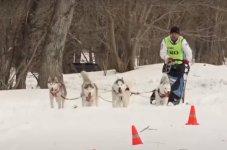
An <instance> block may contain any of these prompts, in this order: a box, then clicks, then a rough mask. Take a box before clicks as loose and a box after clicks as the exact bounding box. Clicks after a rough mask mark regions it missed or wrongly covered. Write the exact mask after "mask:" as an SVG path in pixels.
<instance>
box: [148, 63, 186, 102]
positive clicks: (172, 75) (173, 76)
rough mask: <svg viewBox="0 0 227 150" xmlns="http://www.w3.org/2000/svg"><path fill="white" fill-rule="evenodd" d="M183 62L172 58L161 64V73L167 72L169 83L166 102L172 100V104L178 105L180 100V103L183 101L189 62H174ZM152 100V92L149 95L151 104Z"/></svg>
mask: <svg viewBox="0 0 227 150" xmlns="http://www.w3.org/2000/svg"><path fill="white" fill-rule="evenodd" d="M177 61H178V62H179V61H181V62H183V60H177V59H176V60H174V61H173V62H172V61H169V62H168V63H167V64H164V66H163V70H162V72H163V73H167V74H168V76H169V80H170V85H171V93H170V97H169V101H168V102H172V103H173V104H174V105H178V104H179V103H180V101H181V100H182V103H184V102H185V89H186V84H187V77H188V73H189V71H190V66H189V64H184V63H182V64H180V65H179V64H178V65H176V63H175V62H177ZM153 100H155V94H154V93H153V94H152V95H151V97H150V103H151V104H152V102H153Z"/></svg>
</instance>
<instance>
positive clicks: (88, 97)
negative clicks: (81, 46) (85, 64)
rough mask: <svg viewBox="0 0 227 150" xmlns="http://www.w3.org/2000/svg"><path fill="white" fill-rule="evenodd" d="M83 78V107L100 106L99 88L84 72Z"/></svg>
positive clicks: (82, 73)
mask: <svg viewBox="0 0 227 150" xmlns="http://www.w3.org/2000/svg"><path fill="white" fill-rule="evenodd" d="M81 76H82V78H83V84H82V92H81V96H82V106H83V107H91V106H96V107H98V105H99V98H98V88H97V85H96V84H95V83H93V82H92V81H91V79H90V78H89V76H88V74H87V72H85V71H82V72H81Z"/></svg>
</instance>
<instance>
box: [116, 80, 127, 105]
mask: <svg viewBox="0 0 227 150" xmlns="http://www.w3.org/2000/svg"><path fill="white" fill-rule="evenodd" d="M129 98H130V90H129V87H128V85H126V84H125V81H124V79H123V78H121V79H119V78H118V79H117V80H116V81H115V82H114V84H113V86H112V106H113V108H116V107H128V105H129Z"/></svg>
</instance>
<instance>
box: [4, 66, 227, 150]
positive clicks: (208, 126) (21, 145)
mask: <svg viewBox="0 0 227 150" xmlns="http://www.w3.org/2000/svg"><path fill="white" fill-rule="evenodd" d="M161 68H162V64H158V65H149V66H142V67H139V68H138V69H137V70H134V71H131V72H127V73H123V74H110V75H108V76H103V75H102V74H99V73H89V74H90V77H91V79H92V80H93V81H95V82H96V83H97V85H98V87H99V91H100V96H102V97H104V98H105V99H107V100H111V93H110V92H106V91H105V90H110V89H111V86H112V84H113V82H114V81H115V80H116V79H117V77H123V78H124V79H126V80H127V81H128V82H129V83H130V84H131V86H133V88H132V90H133V91H136V92H146V91H151V90H153V89H154V88H155V87H156V86H157V84H158V83H159V80H160V76H161ZM191 68H192V69H191V72H190V75H189V77H188V84H187V90H186V91H187V93H186V101H187V102H189V103H191V104H194V105H195V107H196V113H197V119H198V122H199V123H200V125H199V126H186V125H185V123H187V121H188V116H189V111H190V106H188V105H179V106H176V107H155V106H152V105H150V104H149V96H150V93H148V94H145V93H144V94H142V95H140V96H132V97H131V103H130V107H129V108H126V109H123V108H118V109H113V108H112V107H111V103H108V102H106V101H103V100H101V99H100V107H99V108H82V107H81V100H80V99H79V100H76V101H66V108H65V109H63V110H58V109H57V108H55V109H50V105H49V99H48V97H49V95H48V90H42V89H28V90H15V91H0V101H1V105H0V149H1V150H41V149H42V150H72V149H78V150H92V149H97V150H156V149H158V150H180V149H181V150H214V149H217V150H226V149H227V143H226V142H227V115H226V114H227V109H226V107H227V99H226V97H227V92H226V91H227V78H226V74H227V68H226V66H212V65H205V66H204V64H194V65H193V66H192V67H191ZM64 81H65V84H66V86H67V89H68V93H69V94H68V97H69V98H72V97H78V96H79V95H80V90H81V83H82V78H81V77H80V75H79V74H71V75H65V76H64ZM27 82H28V83H27V84H28V85H30V86H36V84H35V79H33V78H31V77H30V78H29V79H28V80H27ZM74 105H78V106H79V107H78V108H77V109H74V108H73V106H74ZM55 106H57V105H55ZM131 125H135V126H136V128H137V130H138V131H141V130H143V129H144V128H146V127H147V126H149V127H150V128H151V129H153V130H145V131H144V132H142V133H139V134H140V137H141V138H142V141H143V143H144V145H140V146H134V147H133V146H131V140H132V136H131Z"/></svg>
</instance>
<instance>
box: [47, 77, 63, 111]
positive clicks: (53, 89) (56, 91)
mask: <svg viewBox="0 0 227 150" xmlns="http://www.w3.org/2000/svg"><path fill="white" fill-rule="evenodd" d="M47 86H48V88H49V91H50V92H49V94H50V106H51V108H54V98H55V99H56V102H57V103H58V109H61V108H64V103H65V99H64V98H62V97H66V96H67V91H66V87H65V85H64V84H63V83H60V82H58V78H57V77H55V78H54V79H52V78H51V77H49V78H48V83H47Z"/></svg>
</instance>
